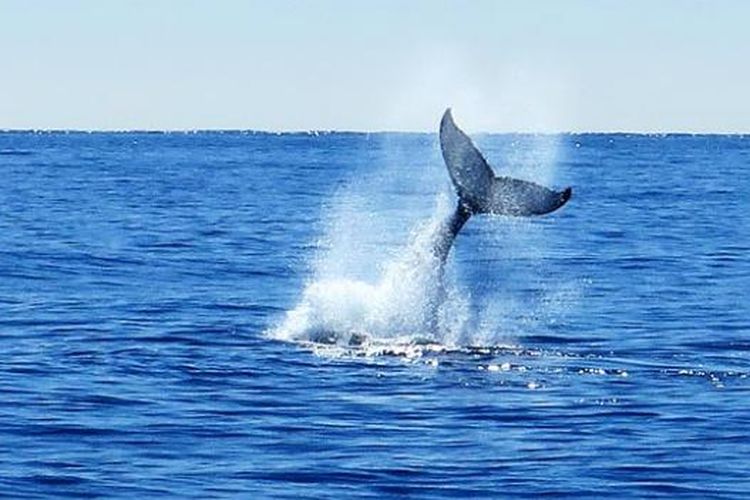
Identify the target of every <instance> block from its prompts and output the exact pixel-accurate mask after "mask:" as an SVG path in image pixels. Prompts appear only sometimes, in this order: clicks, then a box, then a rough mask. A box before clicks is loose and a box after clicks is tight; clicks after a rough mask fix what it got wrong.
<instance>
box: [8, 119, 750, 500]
mask: <svg viewBox="0 0 750 500" xmlns="http://www.w3.org/2000/svg"><path fill="white" fill-rule="evenodd" d="M474 138H475V141H476V143H477V144H478V145H479V147H480V148H481V149H482V150H483V151H484V152H485V155H486V156H487V158H488V160H489V161H490V163H491V164H492V165H493V166H494V167H495V170H496V172H497V173H498V175H513V176H516V177H520V178H524V179H528V180H533V181H536V182H541V183H543V184H545V185H549V186H553V187H556V188H558V189H559V188H563V187H565V186H568V185H570V186H572V187H573V198H572V199H571V200H570V202H569V203H568V204H567V205H566V206H565V207H563V208H562V209H560V210H559V211H558V212H555V213H553V214H551V215H548V216H545V217H540V218H534V219H513V218H503V217H495V218H493V217H487V216H475V217H473V218H472V219H471V220H470V221H469V222H468V223H467V225H466V227H465V228H464V230H463V231H462V232H461V234H460V235H459V236H458V238H457V240H456V242H455V247H454V250H453V252H452V254H451V256H450V259H449V265H448V268H447V270H446V272H447V297H446V301H445V304H444V307H443V308H442V309H441V315H442V316H441V320H440V325H439V328H437V329H429V328H427V327H426V326H425V323H424V314H423V313H424V310H423V309H424V307H423V306H424V297H425V296H426V295H428V294H429V293H430V292H431V291H433V290H434V286H435V285H434V280H433V278H434V272H433V271H434V269H433V268H432V267H431V266H430V264H429V255H428V254H429V252H426V247H425V241H426V240H427V239H429V235H430V234H431V231H434V228H435V227H436V224H439V222H440V221H441V220H442V218H444V217H445V216H446V215H447V214H448V213H449V212H450V210H451V208H452V207H453V206H454V204H455V195H454V194H453V193H452V190H451V185H450V181H449V178H448V175H447V172H446V170H445V167H444V166H443V162H442V158H441V155H440V149H439V145H438V139H437V136H436V135H435V134H396V133H382V134H359V133H302V134H268V133H247V132H221V133H220V132H197V133H130V132H128V133H124V132H123V133H80V132H67V133H66V132H42V133H36V132H5V133H0V496H3V497H8V498H44V497H63V496H73V497H78V496H85V497H119V498H158V497H174V498H213V497H216V498H224V497H232V498H295V499H303V498H373V499H374V498H389V497H407V498H446V497H451V498H457V497H473V498H503V497H534V498H536V497H542V496H552V497H556V496H561V497H564V496H567V497H573V498H584V497H591V498H601V497H605V496H614V497H620V498H624V497H651V498H653V497H669V498H671V497H675V496H681V497H682V496H684V497H693V498H747V497H748V496H749V495H750V298H749V297H750V296H749V294H750V137H748V136H719V135H695V136H693V135H629V134H581V135H486V134H485V135H477V136H475V137H474Z"/></svg>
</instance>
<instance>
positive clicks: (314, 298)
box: [271, 195, 469, 346]
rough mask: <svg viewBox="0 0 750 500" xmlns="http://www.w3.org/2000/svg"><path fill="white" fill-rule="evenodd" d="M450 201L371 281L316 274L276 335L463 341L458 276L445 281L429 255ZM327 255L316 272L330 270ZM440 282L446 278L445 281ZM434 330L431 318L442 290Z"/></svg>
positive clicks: (464, 313)
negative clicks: (437, 297) (441, 288)
mask: <svg viewBox="0 0 750 500" xmlns="http://www.w3.org/2000/svg"><path fill="white" fill-rule="evenodd" d="M449 203H450V201H449V198H448V196H445V195H443V196H439V197H438V200H437V209H436V210H435V215H434V216H433V217H432V218H431V219H429V220H428V221H427V222H424V223H422V224H419V225H418V226H417V227H416V228H415V229H414V230H413V231H412V234H411V236H410V238H409V242H408V244H406V245H405V246H404V247H402V248H401V250H400V252H399V253H398V254H397V255H396V256H395V257H394V258H392V259H391V260H389V261H387V262H385V263H384V265H383V266H382V272H381V274H380V276H379V277H378V278H377V279H376V280H374V281H366V280H362V279H352V278H347V277H342V276H340V275H339V276H337V274H338V273H336V272H333V273H331V274H329V275H326V274H325V273H320V274H316V276H315V277H314V278H313V280H312V281H311V282H310V283H309V284H308V285H307V286H306V287H305V290H304V291H303V293H302V298H301V300H300V303H299V304H298V305H297V307H295V308H294V309H293V310H291V311H289V312H288V313H287V314H286V316H285V318H284V319H283V320H282V321H281V323H280V324H279V325H278V326H277V327H276V328H275V329H274V330H273V331H272V332H271V336H273V337H275V338H278V339H282V340H291V341H310V342H318V343H330V344H338V345H346V346H359V345H362V344H365V343H367V344H372V343H375V344H378V343H388V344H410V343H439V344H446V345H450V344H453V343H456V342H458V341H459V340H460V338H461V336H462V333H463V331H464V328H465V325H466V323H467V319H468V309H469V308H468V301H467V299H466V298H465V294H462V293H459V290H458V288H457V285H456V280H455V277H454V276H453V275H452V274H451V273H450V272H448V273H447V274H445V275H443V276H441V270H440V262H439V261H438V259H437V258H436V256H435V255H434V253H433V251H432V245H433V242H434V237H435V234H436V232H437V231H438V230H439V228H440V224H442V222H443V220H444V219H445V217H447V214H448V212H449V210H450V209H451V208H450V204H449ZM328 258H329V255H324V256H322V257H321V259H322V261H324V263H323V264H321V265H319V266H318V269H319V270H329V271H330V270H331V269H334V266H332V265H330V264H329V263H327V259H328ZM441 280H442V281H441ZM440 287H443V291H444V293H443V294H442V301H441V304H440V307H439V308H438V318H437V319H438V321H437V329H431V328H430V325H433V324H434V321H433V319H432V318H430V314H431V313H432V312H433V307H432V305H433V304H434V301H435V300H436V296H437V295H438V291H439V288H440Z"/></svg>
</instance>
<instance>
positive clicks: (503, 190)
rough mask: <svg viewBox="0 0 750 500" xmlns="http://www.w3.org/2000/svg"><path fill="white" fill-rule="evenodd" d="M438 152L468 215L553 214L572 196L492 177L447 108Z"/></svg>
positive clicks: (441, 123)
mask: <svg viewBox="0 0 750 500" xmlns="http://www.w3.org/2000/svg"><path fill="white" fill-rule="evenodd" d="M440 149H441V150H442V152H443V159H444V160H445V165H446V166H447V167H448V173H449V175H450V177H451V180H452V181H453V186H454V187H455V188H456V192H457V194H458V197H459V199H460V202H461V203H462V204H463V205H464V208H465V209H467V210H469V211H470V212H471V213H472V214H492V215H513V216H531V215H543V214H547V213H550V212H554V211H555V210H557V209H558V208H560V207H561V206H563V205H564V204H565V203H566V202H567V201H568V200H569V199H570V196H571V194H572V189H571V188H566V189H565V190H563V191H553V190H552V189H549V188H546V187H544V186H540V185H539V184H535V183H533V182H528V181H522V180H520V179H513V178H510V177H496V176H495V173H494V172H493V171H492V168H491V167H490V166H489V164H488V163H487V160H485V159H484V157H483V156H482V153H480V152H479V150H478V149H477V148H476V146H474V143H473V142H472V141H471V139H470V138H469V136H467V135H466V134H465V133H464V132H463V131H462V130H461V129H460V128H458V126H456V123H455V122H454V121H453V116H452V114H451V110H450V108H449V109H447V110H446V111H445V114H443V119H442V120H441V121H440Z"/></svg>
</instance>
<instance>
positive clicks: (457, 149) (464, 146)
mask: <svg viewBox="0 0 750 500" xmlns="http://www.w3.org/2000/svg"><path fill="white" fill-rule="evenodd" d="M440 149H441V151H442V154H443V161H444V162H445V166H446V168H447V169H448V175H449V176H450V179H451V181H452V184H453V188H454V191H455V193H456V195H457V197H458V201H457V203H456V208H455V210H453V212H452V213H451V215H450V216H449V217H448V218H447V219H445V220H444V221H442V222H441V223H440V225H439V226H438V228H437V231H436V232H435V233H434V235H433V239H432V254H433V257H434V258H435V260H436V261H437V287H436V289H435V290H434V295H433V297H432V298H431V299H429V301H428V308H427V311H426V314H427V317H426V320H427V325H428V328H429V329H430V330H431V331H437V330H438V325H439V319H438V318H439V311H440V308H441V307H442V305H443V304H444V303H445V301H446V290H445V286H444V269H445V264H446V261H447V259H448V255H449V254H450V251H451V248H453V244H454V242H455V240H456V237H457V236H458V234H459V232H460V231H461V229H462V228H463V227H464V225H465V224H466V223H467V222H468V221H469V219H470V218H471V217H472V216H474V215H489V216H510V217H534V216H541V215H545V214H549V213H552V212H554V211H555V210H557V209H559V208H560V207H562V206H563V205H565V204H566V203H567V202H568V200H570V198H571V196H572V194H573V189H572V188H571V187H566V188H565V189H563V190H561V191H555V190H553V189H550V188H548V187H545V186H541V185H539V184H536V183H534V182H530V181H525V180H521V179H515V178H512V177H507V176H498V175H496V174H495V171H494V170H493V168H492V167H491V166H490V164H489V163H488V162H487V160H486V159H485V158H484V155H482V153H481V152H480V151H479V149H478V148H477V147H476V145H474V143H473V142H472V140H471V138H469V136H468V135H466V133H465V132H464V131H463V130H461V129H460V128H459V127H458V125H456V122H455V121H454V120H453V114H452V112H451V109H450V108H448V109H447V110H446V111H445V113H444V114H443V117H442V119H441V120H440Z"/></svg>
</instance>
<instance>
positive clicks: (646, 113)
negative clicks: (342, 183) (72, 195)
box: [0, 0, 750, 132]
mask: <svg viewBox="0 0 750 500" xmlns="http://www.w3.org/2000/svg"><path fill="white" fill-rule="evenodd" d="M0 56H1V58H2V66H0V68H1V69H0V128H76V129H123V128H126V129H132V128H138V129H194V128H243V129H247V128H253V129H267V130H307V129H349V130H352V129H353V130H434V129H435V127H436V122H437V120H438V119H439V116H440V114H441V113H442V111H443V109H444V108H445V107H446V106H448V105H450V106H453V108H454V110H455V114H456V117H457V120H458V121H459V122H461V123H464V124H465V125H466V128H467V129H468V130H470V131H472V132H476V131H519V130H520V131H528V130H534V131H561V130H562V131H585V130H593V131H612V130H617V131H622V130H628V131H713V132H750V1H741V0H737V1H729V0H713V1H698V0H649V1H640V0H635V1H633V0H628V1H624V0H623V1H605V0H600V1H594V0H591V1H583V0H567V1H563V0H554V1H552V0H551V1H533V0H532V1H500V0H497V1H439V0H429V1H418V0H413V1H410V0H372V1H369V0H361V1H359V0H319V1H285V0H268V1H264V2H261V1H252V0H214V1H209V0H205V1H190V0H172V1H168V0H143V1H139V0H133V1H119V0H106V1H105V0H89V1H84V0H66V1H62V0H46V1H45V0H35V1H28V0H0Z"/></svg>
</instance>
